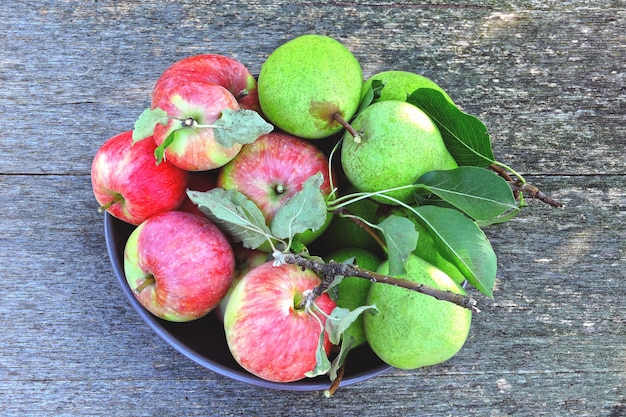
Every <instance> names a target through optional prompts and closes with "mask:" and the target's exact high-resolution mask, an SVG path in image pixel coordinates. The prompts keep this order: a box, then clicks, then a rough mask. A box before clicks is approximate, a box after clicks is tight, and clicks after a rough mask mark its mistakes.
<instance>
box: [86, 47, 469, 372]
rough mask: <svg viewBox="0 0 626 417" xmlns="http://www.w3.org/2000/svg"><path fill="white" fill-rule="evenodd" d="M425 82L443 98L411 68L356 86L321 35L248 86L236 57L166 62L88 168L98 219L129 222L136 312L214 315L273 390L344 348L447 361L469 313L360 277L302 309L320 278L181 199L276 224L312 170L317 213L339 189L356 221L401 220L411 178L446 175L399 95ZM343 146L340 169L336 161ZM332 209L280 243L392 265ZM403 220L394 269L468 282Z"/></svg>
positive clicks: (277, 58) (431, 131) (394, 361)
mask: <svg viewBox="0 0 626 417" xmlns="http://www.w3.org/2000/svg"><path fill="white" fill-rule="evenodd" d="M380 85H382V86H383V87H382V89H378V91H376V94H375V95H372V92H373V90H375V88H374V87H375V86H380ZM419 88H431V89H435V90H439V91H441V93H442V94H444V95H445V97H446V99H448V100H450V101H451V99H450V98H449V97H448V96H447V94H445V92H444V91H443V90H441V88H440V87H439V86H438V85H437V84H435V83H434V82H433V81H431V80H429V79H427V78H425V77H423V76H421V75H418V74H414V73H410V72H403V71H386V72H383V73H379V74H376V75H374V76H372V77H370V78H368V79H367V80H366V81H364V80H363V75H362V71H361V67H360V65H359V62H358V61H357V59H356V58H355V57H354V55H353V54H352V53H351V52H350V51H349V50H348V49H347V48H346V47H345V46H344V45H342V44H341V43H340V42H338V41H337V40H335V39H332V38H330V37H327V36H321V35H303V36H299V37H297V38H294V39H292V40H291V41H289V42H286V43H285V44H283V45H281V46H280V47H278V48H277V49H276V50H275V51H274V52H273V53H271V54H270V55H269V56H268V58H267V60H266V61H265V62H264V63H263V65H262V68H261V71H260V74H259V75H258V79H257V78H255V77H254V76H253V75H252V74H251V73H250V72H249V71H248V70H247V69H246V67H245V66H244V65H243V64H242V63H240V62H238V61H236V60H235V59H232V58H229V57H225V56H221V55H215V54H204V55H198V56H190V57H188V58H185V59H182V60H180V61H178V62H176V63H174V64H173V65H172V66H170V67H169V68H168V69H167V70H166V71H164V72H163V73H162V75H161V76H160V78H159V79H158V80H157V82H156V84H155V87H154V90H153V91H152V103H151V107H150V109H148V110H147V111H146V112H144V114H142V116H140V117H139V119H138V121H137V123H136V124H135V127H134V129H133V130H129V131H127V132H123V133H121V134H119V135H117V136H114V137H112V138H111V139H109V140H108V141H106V142H105V143H104V144H103V145H102V146H101V147H100V149H99V150H98V151H97V153H96V155H95V157H94V160H93V164H92V171H91V178H92V186H93V192H94V195H95V197H96V199H97V201H98V203H99V204H100V206H101V209H102V210H106V211H108V212H109V213H110V214H111V215H113V216H115V217H116V218H118V219H121V220H123V221H125V222H127V223H130V224H133V225H136V226H137V227H136V228H135V229H134V231H133V232H132V234H131V236H130V237H129V239H128V241H127V243H126V247H125V256H124V270H125V274H126V278H127V281H128V284H129V286H130V287H131V288H132V289H133V290H134V293H135V296H136V297H137V299H138V300H139V301H140V303H141V304H142V305H143V306H144V307H145V308H146V309H147V310H149V311H150V312H151V313H153V314H154V315H156V316H158V317H160V318H162V319H164V320H170V321H189V320H195V319H198V318H200V317H203V316H205V315H206V314H209V313H210V312H213V314H218V315H219V317H220V318H221V319H222V320H223V322H224V329H225V334H226V338H227V342H228V346H229V348H230V350H231V352H232V354H233V356H234V358H235V359H236V360H237V362H238V363H239V364H240V365H241V366H242V367H243V368H245V369H247V370H248V371H249V372H251V373H253V374H254V375H257V376H259V377H260V378H263V379H266V380H270V381H277V382H289V381H295V380H299V379H302V378H305V377H307V376H315V375H318V374H320V373H327V372H328V367H326V368H324V367H320V361H323V360H326V359H327V358H328V357H332V356H333V354H336V352H337V350H338V349H339V348H338V347H337V345H341V350H342V352H343V353H342V354H341V355H345V352H348V351H349V350H350V349H352V348H355V347H358V346H363V345H369V346H370V347H371V349H372V350H373V351H374V352H375V353H376V354H377V355H378V356H380V357H381V359H382V360H384V361H385V362H387V363H389V364H390V365H392V366H395V367H399V368H403V369H412V368H417V367H421V366H428V365H432V364H436V363H440V362H442V361H445V360H447V359H449V358H450V357H452V356H453V355H455V354H456V353H457V352H458V351H459V350H460V349H461V347H462V345H463V344H464V342H465V339H466V338H467V335H468V332H469V327H470V321H471V311H470V310H468V309H465V308H462V307H459V306H457V305H454V304H451V303H447V302H443V301H438V300H435V299H434V298H431V297H429V296H426V295H423V294H419V293H417V292H413V291H409V290H406V289H403V288H397V287H393V286H389V285H385V284H380V283H371V282H370V281H368V280H366V279H362V278H358V277H348V278H344V279H343V280H342V281H341V282H340V283H339V284H338V285H337V287H336V288H335V289H334V292H332V293H331V292H330V291H329V292H324V293H322V294H321V295H319V296H318V297H317V298H315V301H314V306H302V303H301V301H302V299H303V298H304V297H305V296H306V295H307V294H309V293H310V292H311V291H314V290H315V288H316V287H317V286H318V285H320V283H321V282H322V281H321V278H320V277H319V276H318V275H317V274H316V273H314V272H312V271H311V270H309V269H305V268H302V267H299V266H296V265H292V264H288V263H282V264H277V262H276V261H275V259H274V258H275V257H273V256H272V252H273V251H276V249H277V247H276V245H275V243H276V241H274V243H272V239H267V240H266V241H263V239H261V240H260V241H259V242H258V243H257V244H254V245H252V244H250V243H249V240H248V241H246V242H248V243H247V244H242V243H241V241H240V240H239V241H238V240H237V239H235V238H233V235H232V233H231V232H232V230H231V229H232V228H229V227H224V224H225V223H221V224H217V223H216V222H215V221H214V219H212V217H211V216H210V215H208V214H210V211H211V208H210V207H208V209H207V207H202V206H201V205H198V204H197V201H194V199H192V198H190V196H191V195H192V191H193V192H196V193H203V192H215V193H218V192H219V193H231V194H229V195H235V196H236V197H237V198H240V199H242V200H241V204H233V206H232V208H229V207H226V208H224V207H222V209H223V210H225V211H226V212H227V213H228V214H229V215H230V214H232V215H234V216H235V215H237V213H238V212H239V211H238V210H247V209H248V207H249V206H248V204H250V202H252V203H253V204H254V206H256V208H258V209H259V210H260V213H262V217H261V218H260V219H257V220H258V221H259V222H260V223H264V225H271V226H272V227H268V229H267V230H270V229H271V230H272V231H274V230H275V229H276V228H275V227H274V226H275V225H274V224H273V223H279V222H280V220H277V219H278V217H279V213H280V212H281V209H282V208H283V207H285V205H286V204H288V203H289V202H290V201H292V200H293V199H294V198H295V196H297V195H298V193H299V192H301V191H302V190H303V187H304V186H305V184H306V183H307V181H308V180H310V179H311V178H315V177H316V176H317V182H316V183H315V184H316V188H317V192H318V194H319V196H321V198H322V201H323V202H325V203H326V204H328V207H331V206H332V202H333V201H336V199H337V198H338V197H339V196H342V195H347V194H349V193H351V192H356V193H360V194H358V195H361V196H365V197H367V198H359V199H356V200H355V202H354V203H353V204H350V205H349V206H346V207H345V208H346V209H347V211H349V213H350V215H351V216H358V219H359V222H360V223H361V224H363V223H366V224H375V223H378V222H380V221H381V220H382V219H384V218H385V216H386V215H387V214H388V213H395V214H398V213H402V215H404V216H406V217H407V218H410V215H409V214H408V213H403V212H402V211H401V210H400V209H399V208H398V207H399V206H398V205H396V204H395V203H394V202H398V201H401V202H404V203H406V204H413V203H414V201H413V200H412V191H411V189H410V187H407V186H410V185H411V184H413V183H414V182H415V181H416V180H417V179H418V178H420V177H421V176H422V175H423V174H424V173H426V172H429V171H432V170H448V169H452V168H455V167H457V164H456V162H455V159H454V158H453V157H452V156H451V154H450V153H449V152H448V150H447V149H446V146H445V144H444V142H443V140H442V137H441V134H440V132H439V131H438V129H437V127H436V126H435V124H434V123H433V121H432V120H431V119H430V118H429V117H428V116H427V115H426V114H425V113H424V112H423V111H421V110H420V109H419V108H417V107H416V106H414V105H412V104H409V103H407V102H406V98H407V95H408V94H410V93H412V92H413V91H415V90H417V89H419ZM338 146H341V153H340V161H339V162H337V161H333V160H332V158H331V157H330V156H331V155H332V154H333V153H334V150H336V149H338ZM334 162H337V163H334ZM364 193H368V194H367V195H366V194H364ZM357 200H358V201H357ZM232 201H235V202H237V201H239V200H236V199H235V200H232ZM199 206H200V207H199ZM305 208H306V207H304V208H303V210H304V209H305ZM255 210H256V209H255ZM255 213H256V212H255ZM337 213H338V210H331V209H329V210H327V211H325V212H324V215H323V216H321V217H322V218H320V219H318V220H316V221H315V222H314V223H315V224H316V226H315V227H311V228H309V229H308V230H305V231H298V233H296V234H295V236H292V235H289V236H288V237H289V239H290V242H295V241H297V242H298V243H299V244H300V245H306V246H307V247H308V248H309V251H310V252H311V254H312V255H317V256H320V257H322V258H323V259H325V260H326V261H327V262H330V261H331V260H332V261H335V262H344V261H345V262H354V263H356V264H357V265H358V266H359V267H361V268H363V269H367V270H372V271H378V272H380V273H388V272H389V265H388V261H386V260H385V255H386V250H385V248H384V242H383V241H382V239H379V238H377V237H376V235H375V234H372V233H371V230H370V231H369V232H368V231H366V230H364V229H362V228H361V227H359V225H358V224H357V223H355V222H354V221H353V220H352V219H351V218H350V216H340V215H339V214H337ZM248 214H249V213H248ZM344 214H345V213H344ZM250 216H252V215H250ZM290 222H291V223H293V218H291V219H290ZM291 223H290V224H289V225H282V226H283V227H287V226H288V228H290V227H291ZM226 224H228V223H226ZM232 224H238V223H237V222H236V221H235V220H233V223H232ZM279 226H281V225H277V226H276V227H279ZM414 226H415V228H416V229H417V230H418V231H419V232H420V233H419V240H418V241H417V246H416V249H415V251H413V253H411V254H410V256H409V257H408V259H407V260H406V265H405V269H406V273H405V274H403V275H402V276H403V277H405V278H406V279H409V280H413V281H415V282H419V283H423V284H425V285H430V286H432V287H435V288H438V289H442V290H447V291H452V292H455V293H459V294H464V290H463V288H462V287H461V285H460V283H461V282H463V280H464V277H463V274H461V273H460V272H459V271H458V270H457V269H456V268H455V267H454V266H453V265H452V264H450V263H449V262H447V261H446V259H444V257H442V256H441V255H440V254H439V253H438V251H437V249H436V247H435V244H434V243H433V239H432V237H431V236H429V232H428V231H427V230H426V229H425V228H424V227H423V226H421V225H420V224H419V222H414ZM237 227H239V229H241V224H238V226H237ZM276 230H278V229H276ZM239 232H241V230H239ZM292 238H294V239H292ZM381 242H382V243H383V245H382V246H381ZM281 250H283V251H290V250H291V251H293V250H294V249H293V247H283V248H282V249H281ZM274 255H275V254H274ZM331 295H332V296H331ZM365 306H371V307H372V308H371V310H376V311H375V313H374V312H368V311H365V312H363V313H362V314H361V315H359V316H358V317H357V318H356V319H355V320H354V321H352V322H351V324H350V325H349V326H345V327H346V328H345V329H343V331H342V333H341V336H340V337H339V338H338V337H337V336H334V337H333V335H329V332H326V331H324V328H325V326H326V324H327V321H329V320H334V319H335V318H334V316H333V312H334V311H337V309H338V308H339V309H347V310H350V311H354V310H357V309H359V308H364V307H365ZM374 306H375V307H374ZM337 339H338V340H337ZM320 348H321V351H322V352H323V355H322V356H325V357H324V358H320ZM333 352H335V353H333Z"/></svg>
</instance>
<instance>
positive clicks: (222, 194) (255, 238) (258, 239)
mask: <svg viewBox="0 0 626 417" xmlns="http://www.w3.org/2000/svg"><path fill="white" fill-rule="evenodd" d="M187 195H188V196H189V198H190V199H191V201H192V202H193V203H194V204H196V205H197V206H198V207H199V208H200V210H201V211H202V212H203V213H205V214H206V215H207V216H208V217H209V218H210V219H211V220H213V222H215V223H216V224H217V225H218V226H220V227H221V228H222V230H224V231H225V232H226V233H228V234H229V235H230V236H232V238H233V239H234V240H235V241H237V242H241V243H242V244H243V246H244V247H246V248H248V249H256V248H258V247H259V246H261V245H262V244H263V243H264V242H265V241H267V240H270V239H271V238H272V234H271V232H270V229H269V228H268V227H267V225H266V224H265V218H264V217H263V213H262V212H261V210H260V209H259V208H258V207H257V205H256V204H254V203H253V202H252V201H250V200H248V198H247V197H246V196H245V195H243V194H242V193H240V192H239V191H237V190H224V189H222V188H213V189H211V190H209V191H204V192H202V191H192V190H188V191H187Z"/></svg>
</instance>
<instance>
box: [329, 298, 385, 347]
mask: <svg viewBox="0 0 626 417" xmlns="http://www.w3.org/2000/svg"><path fill="white" fill-rule="evenodd" d="M366 311H369V312H375V313H377V312H378V309H377V308H376V306H375V305H368V306H360V307H358V308H355V309H354V310H349V309H347V308H342V307H335V308H334V309H333V311H332V312H331V313H330V318H329V319H327V320H326V332H327V333H328V339H329V340H330V343H332V344H333V345H338V344H339V342H340V341H341V336H342V335H343V334H344V332H345V331H346V330H347V329H348V327H350V325H351V324H352V323H354V321H355V320H356V319H357V318H358V317H359V316H360V315H361V314H362V313H364V312H366Z"/></svg>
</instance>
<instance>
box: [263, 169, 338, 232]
mask: <svg viewBox="0 0 626 417" xmlns="http://www.w3.org/2000/svg"><path fill="white" fill-rule="evenodd" d="M323 181H324V177H323V175H322V173H321V172H318V173H317V174H315V175H312V176H311V177H309V178H308V179H307V180H306V181H305V182H304V184H303V185H302V190H300V191H298V192H297V193H296V194H294V195H293V197H291V198H290V199H289V200H288V201H287V203H285V205H284V206H282V207H281V208H280V209H279V210H278V211H277V212H276V214H275V215H274V217H273V218H272V221H271V223H270V230H271V231H272V233H273V234H274V236H276V237H278V238H281V239H291V238H292V237H293V236H295V235H296V234H298V233H302V232H304V231H307V230H313V231H315V230H317V229H319V228H320V227H322V225H323V224H324V222H325V221H326V216H327V209H326V200H325V199H324V196H323V194H322V192H321V190H320V187H321V186H322V183H323Z"/></svg>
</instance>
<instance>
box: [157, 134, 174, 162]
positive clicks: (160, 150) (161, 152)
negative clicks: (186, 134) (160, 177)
mask: <svg viewBox="0 0 626 417" xmlns="http://www.w3.org/2000/svg"><path fill="white" fill-rule="evenodd" d="M179 130H180V129H177V130H172V131H171V132H170V134H169V135H167V137H166V138H165V140H164V141H163V142H162V143H161V144H160V145H159V146H157V147H156V149H155V150H154V157H155V158H156V163H157V165H158V164H160V163H161V162H162V161H163V160H164V159H165V149H166V148H167V147H168V146H170V145H171V144H172V142H174V139H175V137H176V136H175V135H176V132H178V131H179Z"/></svg>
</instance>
